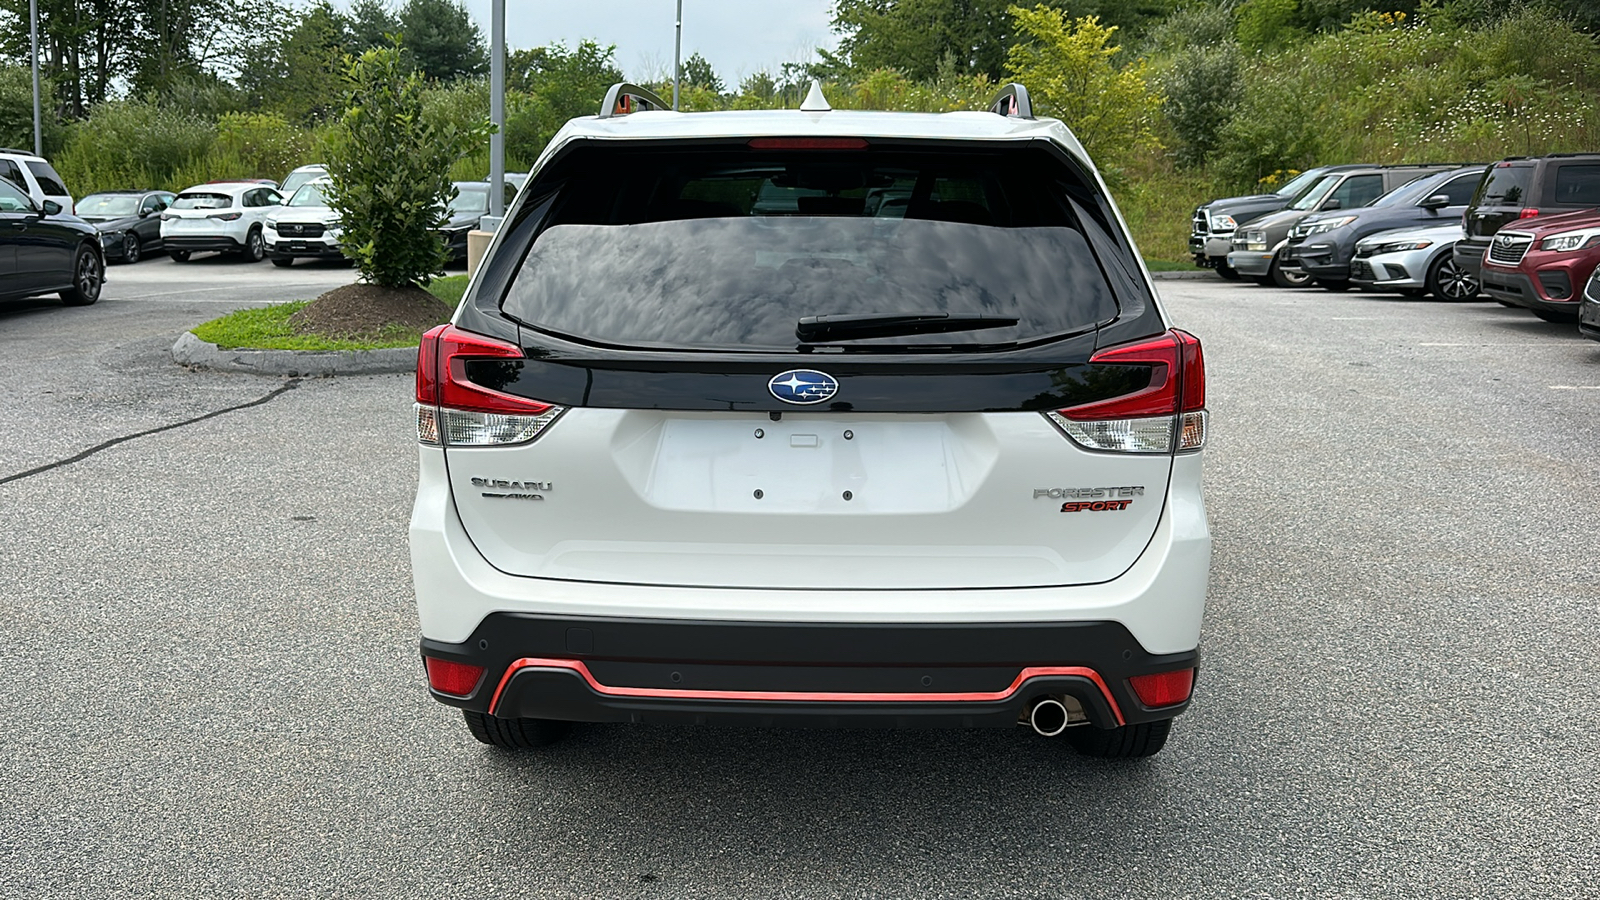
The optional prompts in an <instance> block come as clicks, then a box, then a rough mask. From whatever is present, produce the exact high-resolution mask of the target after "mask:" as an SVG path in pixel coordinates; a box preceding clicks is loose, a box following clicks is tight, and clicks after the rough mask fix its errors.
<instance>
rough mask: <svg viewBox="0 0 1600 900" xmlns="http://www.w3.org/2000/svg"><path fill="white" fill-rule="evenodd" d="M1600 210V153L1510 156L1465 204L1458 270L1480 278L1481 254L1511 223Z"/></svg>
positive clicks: (1487, 175) (1488, 173)
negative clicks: (1548, 214)
mask: <svg viewBox="0 0 1600 900" xmlns="http://www.w3.org/2000/svg"><path fill="white" fill-rule="evenodd" d="M1595 206H1600V153H1552V154H1550V155H1549V156H1540V157H1526V156H1509V157H1506V158H1505V159H1503V160H1501V161H1499V162H1497V163H1495V164H1494V165H1491V166H1490V167H1489V168H1488V169H1487V170H1486V171H1485V172H1484V173H1483V180H1482V181H1480V182H1479V183H1478V190H1477V192H1476V193H1474V194H1473V196H1472V202H1470V203H1469V204H1467V211H1466V215H1465V217H1464V219H1463V221H1462V225H1463V226H1464V227H1465V228H1466V231H1467V234H1466V237H1464V238H1462V239H1461V240H1460V241H1458V242H1457V243H1456V248H1455V251H1454V252H1455V262H1456V268H1458V269H1461V270H1463V271H1465V272H1467V273H1468V274H1470V275H1471V276H1472V277H1473V278H1475V279H1480V280H1481V279H1482V275H1483V273H1482V272H1481V271H1480V270H1481V269H1482V268H1483V254H1484V252H1485V251H1487V250H1488V249H1489V241H1490V240H1491V239H1493V238H1494V235H1495V232H1497V231H1499V230H1500V228H1501V227H1502V226H1504V225H1505V224H1506V223H1507V222H1515V221H1516V220H1518V219H1527V218H1531V217H1533V216H1537V215H1539V214H1540V213H1541V212H1543V213H1551V212H1571V211H1573V210H1578V209H1589V208H1590V207H1595Z"/></svg>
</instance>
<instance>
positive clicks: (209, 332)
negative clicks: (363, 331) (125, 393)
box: [190, 275, 467, 350]
mask: <svg viewBox="0 0 1600 900" xmlns="http://www.w3.org/2000/svg"><path fill="white" fill-rule="evenodd" d="M466 290H467V276H465V275H451V276H448V277H446V278H438V279H435V280H434V281H433V283H431V284H429V285H428V292H429V293H431V294H433V295H434V296H435V297H438V298H439V299H440V300H443V301H444V302H446V303H448V304H450V305H451V306H458V305H460V303H461V295H462V294H464V293H466ZM310 302H311V301H310V300H295V301H292V302H289V303H278V304H274V305H272V306H266V307H261V308H258V309H240V310H235V311H234V312H231V313H228V314H227V315H225V316H222V317H221V318H218V319H212V320H211V321H209V322H206V323H203V324H201V325H196V326H195V327H194V328H192V329H190V330H191V331H193V332H194V335H195V337H197V338H199V339H200V340H202V341H208V342H210V343H213V344H216V345H217V346H218V347H221V348H222V349H224V350H240V349H244V350H381V349H383V348H386V347H415V346H417V344H419V343H421V341H422V332H421V331H420V330H418V329H415V328H405V327H401V326H394V327H391V328H386V329H384V330H383V331H381V332H379V333H378V334H376V335H371V336H368V337H364V338H357V339H352V338H331V337H324V336H323V335H319V334H296V333H295V332H294V330H293V329H292V328H291V327H290V326H289V317H290V316H292V315H294V314H295V313H296V312H298V311H299V310H300V309H301V308H303V307H304V306H305V305H306V304H308V303H310Z"/></svg>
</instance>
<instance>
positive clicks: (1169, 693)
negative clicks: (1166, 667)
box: [1128, 669, 1194, 707]
mask: <svg viewBox="0 0 1600 900" xmlns="http://www.w3.org/2000/svg"><path fill="white" fill-rule="evenodd" d="M1128 683H1129V684H1131V685H1133V692H1134V693H1135V694H1138V695H1139V702H1140V703H1143V704H1144V705H1145V706H1149V707H1158V706H1177V705H1178V704H1179V703H1182V702H1183V701H1185V700H1188V699H1189V694H1190V693H1191V692H1193V691H1194V670H1193V669H1179V670H1177V671H1176V672H1158V673H1156V674H1154V675H1135V676H1133V677H1132V678H1129V679H1128Z"/></svg>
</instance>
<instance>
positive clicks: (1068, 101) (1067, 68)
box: [0, 0, 1600, 261]
mask: <svg viewBox="0 0 1600 900" xmlns="http://www.w3.org/2000/svg"><path fill="white" fill-rule="evenodd" d="M173 2H178V0H173ZM188 2H190V3H191V4H194V3H199V2H201V0H188ZM23 5H24V6H25V4H23ZM44 5H45V6H47V7H49V6H52V5H53V4H52V2H50V0H47V2H46V3H45V4H44ZM54 5H59V4H54ZM15 6H17V0H0V23H3V22H4V19H5V10H6V9H8V8H10V7H15ZM1591 6H1594V8H1591ZM261 8H274V9H277V10H278V12H277V13H275V14H276V15H279V16H280V17H282V21H281V22H280V27H279V28H278V29H277V30H275V31H271V32H261V31H252V30H250V29H242V30H240V32H239V33H240V34H243V35H245V37H240V38H238V40H239V41H244V42H246V43H247V44H248V42H249V41H252V40H254V41H256V42H257V43H255V44H248V46H245V47H243V49H241V50H240V51H239V53H238V54H237V58H238V59H240V60H245V62H241V63H237V64H236V68H237V69H238V73H237V74H236V75H235V76H234V77H233V78H232V79H231V80H230V79H226V78H222V77H220V76H218V75H216V74H215V72H214V71H213V70H212V69H209V68H207V64H206V63H205V61H204V60H190V61H189V62H188V63H186V65H188V68H183V67H181V66H180V67H179V69H178V73H179V74H178V75H176V76H171V77H168V78H167V79H166V81H161V80H159V79H156V78H155V77H154V75H151V74H149V70H147V69H140V70H139V71H140V72H141V75H140V79H142V80H138V81H137V85H136V86H138V87H143V88H144V89H143V90H142V92H135V93H134V96H131V97H122V98H120V99H118V98H113V97H111V96H110V94H109V93H105V92H106V90H107V89H106V87H105V85H104V84H101V85H100V90H101V91H102V93H104V94H105V97H104V99H101V98H100V97H99V96H95V97H90V96H88V95H87V94H86V93H85V92H86V91H87V90H88V88H86V87H84V85H85V84H91V85H92V84H93V83H94V82H93V80H92V79H90V80H89V81H85V78H84V73H82V72H73V71H71V70H70V67H68V66H67V65H66V63H65V62H62V63H60V64H58V65H56V66H55V68H54V69H53V70H52V71H51V72H50V90H51V92H52V95H53V96H54V97H56V98H57V99H58V101H59V102H58V103H57V104H56V105H55V108H54V109H53V113H54V115H53V116H52V117H51V122H50V123H49V124H48V126H47V128H46V135H45V137H46V141H47V142H48V144H49V150H50V151H51V152H52V153H53V155H54V158H55V160H56V164H57V168H58V169H60V171H61V172H62V174H63V175H64V176H65V177H66V178H67V180H68V182H69V183H70V185H71V187H72V188H73V190H74V191H76V192H77V193H79V194H80V195H81V194H85V193H88V192H91V191H95V190H103V189H110V188H121V187H133V186H153V187H164V188H168V189H181V188H184V187H187V186H189V185H191V184H195V183H198V182H202V181H206V180H210V179H215V178H225V177H268V178H281V177H283V175H284V173H285V172H287V171H288V170H289V169H290V168H292V167H293V166H294V165H297V164H300V163H304V162H312V161H320V159H321V157H322V154H323V153H324V148H325V145H326V141H327V140H328V135H329V123H330V122H332V121H333V120H334V119H336V118H337V116H338V114H339V113H340V112H342V109H343V105H344V99H343V98H345V97H346V96H348V86H347V85H345V84H344V83H343V82H342V80H341V72H342V71H343V65H342V62H343V60H344V59H345V57H346V56H347V55H350V54H359V53H360V52H362V51H363V50H364V49H367V48H370V47H371V46H375V45H377V44H379V43H381V42H383V41H384V40H386V38H385V37H384V35H386V34H390V33H399V34H400V35H401V41H402V45H403V46H408V47H412V49H411V50H409V51H408V53H409V56H408V59H409V60H410V61H411V64H412V65H414V66H415V67H416V68H417V69H418V71H421V72H423V73H424V74H425V75H426V76H428V78H429V79H430V85H431V86H430V87H429V88H428V90H427V94H426V97H425V114H424V115H425V116H426V117H428V118H431V119H433V120H435V121H440V122H455V123H470V122H473V121H476V120H481V118H482V117H484V116H485V115H486V114H487V111H488V107H489V92H488V87H487V83H486V79H485V78H484V75H483V73H484V62H483V60H484V55H483V51H482V37H481V35H480V34H478V32H477V31H476V29H475V28H474V27H473V26H472V24H471V22H470V20H469V19H467V18H466V16H465V11H464V8H463V7H461V6H460V4H459V2H457V0H409V2H407V3H406V4H405V5H404V6H402V7H400V8H399V9H398V10H393V9H390V8H389V7H387V6H385V5H384V4H383V3H381V2H379V0H359V2H357V3H355V4H354V5H352V6H351V8H350V11H349V12H348V13H346V12H341V11H339V10H338V9H336V8H334V7H332V6H331V5H329V4H327V3H318V4H315V5H312V6H310V7H309V8H305V9H301V8H290V7H275V6H274V5H273V4H271V3H266V4H265V6H264V7H261ZM408 17H409V18H408ZM430 17H432V18H430ZM80 18H81V17H80ZM435 20H437V21H435ZM405 22H412V23H422V24H424V25H429V23H433V24H431V25H429V28H428V29H422V28H421V27H420V25H416V26H414V33H421V34H426V35H428V37H429V41H431V43H428V44H427V45H425V46H417V45H416V44H415V42H413V44H406V39H405V34H406V29H405V28H404V27H402V26H403V25H404V23H405ZM438 22H443V23H445V25H448V26H449V27H444V26H439V25H438V24H437V23H438ZM834 24H835V28H836V29H837V30H838V31H839V33H840V35H841V43H840V47H839V49H838V50H837V51H836V52H834V53H821V54H819V55H818V57H817V58H815V59H813V60H810V61H803V62H796V63H790V64H787V65H784V66H783V67H781V69H780V70H778V71H776V72H760V73H756V74H755V75H752V76H749V77H747V78H745V79H744V80H743V81H742V82H741V83H739V84H738V85H727V84H724V83H723V81H722V79H721V78H720V77H719V76H718V75H717V74H716V72H715V70H714V69H713V68H712V66H711V64H710V63H709V62H708V61H707V60H705V59H704V58H703V57H701V56H700V55H699V54H693V55H691V57H690V58H689V60H688V61H687V64H686V65H685V75H684V82H685V83H684V88H683V91H682V101H681V102H682V108H683V109H685V110H689V111H704V110H715V109H750V108H763V107H792V106H796V105H798V103H799V101H800V98H801V97H802V96H803V95H804V89H805V87H806V85H807V84H808V82H809V80H810V79H811V78H819V79H821V80H822V81H824V83H825V90H826V92H827V94H828V97H829V99H830V101H831V102H832V104H833V105H834V106H835V107H837V108H871V109H889V110H917V111H949V110H962V109H982V108H985V107H987V105H988V103H989V101H990V99H991V98H992V97H993V95H994V93H995V92H996V90H997V89H998V87H999V86H1000V85H1001V84H1004V83H1005V82H1007V81H1011V80H1018V81H1021V82H1023V83H1024V84H1026V85H1027V86H1028V87H1029V89H1030V91H1031V92H1032V95H1033V99H1034V105H1035V109H1036V111H1038V112H1039V113H1041V114H1045V115H1053V116H1059V117H1060V118H1062V119H1063V120H1065V121H1066V122H1067V123H1068V124H1069V125H1070V126H1071V127H1072V128H1073V129H1074V131H1075V132H1076V133H1077V134H1078V136H1079V137H1080V139H1081V140H1082V141H1083V142H1084V144H1085V146H1086V147H1088V149H1089V151H1090V152H1091V154H1093V156H1094V158H1095V160H1096V162H1097V163H1098V164H1099V165H1100V166H1101V168H1102V170H1103V171H1104V172H1105V174H1106V178H1107V180H1108V182H1109V183H1110V184H1111V186H1112V189H1113V193H1114V194H1115V196H1116V198H1117V201H1118V203H1119V205H1120V206H1121V207H1122V209H1123V212H1124V214H1125V215H1126V216H1127V218H1128V220H1129V223H1130V225H1131V226H1132V228H1133V230H1134V232H1135V236H1136V239H1137V240H1138V241H1139V243H1140V246H1141V247H1142V249H1143V250H1144V251H1145V253H1146V255H1147V256H1149V257H1151V258H1156V259H1166V260H1173V261H1182V260H1184V259H1186V254H1185V251H1184V245H1185V238H1186V235H1187V230H1188V214H1189V212H1190V210H1191V209H1192V208H1193V207H1194V205H1196V204H1197V203H1200V202H1203V201H1205V200H1208V199H1211V198H1213V197H1216V196H1220V195H1224V194H1230V193H1238V192H1240V191H1245V190H1253V189H1255V188H1256V187H1257V186H1258V185H1262V186H1271V185H1273V184H1275V183H1278V182H1279V180H1280V179H1281V178H1283V177H1284V176H1285V175H1286V174H1287V173H1289V172H1292V171H1295V170H1299V169H1303V168H1305V167H1308V166H1311V165H1315V164H1328V163H1342V162H1375V163H1390V162H1433V161H1464V162H1470V161H1482V160H1489V159H1495V158H1499V157H1503V156H1508V155H1517V154H1539V153H1547V152H1555V151H1569V150H1595V149H1600V47H1597V45H1596V39H1595V36H1594V33H1593V32H1594V29H1595V28H1596V26H1597V24H1600V6H1596V5H1593V4H1590V3H1587V2H1579V0H1569V2H1561V0H1550V2H1514V0H1457V2H1450V3H1445V4H1442V5H1439V4H1434V3H1415V2H1394V3H1386V4H1378V5H1374V4H1363V3H1358V2H1351V0H1244V2H1236V0H1212V2H1198V3H1187V4H1183V5H1181V6H1179V5H1178V4H1176V3H1174V2H1172V0H1140V2H1134V3H1117V2H1109V0H1108V2H1102V3H1096V2H1093V0H1076V2H1073V0H1067V2H1055V3H1045V4H1040V5H1037V6H1016V5H1009V4H1008V3H1006V2H1003V0H900V2H887V0H839V2H837V3H836V4H835V6H834ZM75 27H77V28H78V31H76V32H73V34H87V35H88V36H87V37H83V38H81V39H82V40H91V39H93V38H94V34H93V29H92V28H89V29H87V30H86V29H84V28H83V27H82V23H81V22H79V23H78V24H77V25H76V26H75ZM452 29H453V30H452ZM0 30H3V29H0ZM23 31H24V33H25V32H26V28H24V29H23ZM47 31H48V27H47ZM263 33H270V34H277V35H281V37H278V38H274V39H272V40H268V41H265V42H264V43H263V42H262V39H259V38H251V37H249V35H251V34H263ZM0 49H8V50H9V45H7V46H6V47H0ZM12 55H13V58H15V54H14V53H13V54H12ZM78 58H79V57H74V56H72V55H71V54H65V55H63V56H62V57H61V59H62V60H74V59H78ZM180 61H181V60H180ZM508 68H509V77H508V85H509V87H510V93H509V96H508V98H507V111H508V114H507V123H506V128H505V130H506V137H507V155H508V165H509V167H510V168H511V169H512V170H526V169H527V168H528V167H529V166H531V165H532V163H533V162H534V160H535V159H536V158H537V156H538V154H539V151H540V150H541V149H542V148H543V147H544V145H545V143H546V142H548V140H549V139H550V137H551V136H552V135H553V134H554V133H555V131H556V130H557V129H558V128H559V127H560V125H561V123H563V122H565V121H566V120H567V119H568V118H570V117H572V116H578V115H592V114H594V112H595V111H596V109H597V107H598V104H599V100H600V97H601V96H602V95H603V94H604V92H605V89H606V88H607V87H608V86H609V85H610V84H612V83H613V82H616V81H619V80H623V72H622V71H621V69H620V68H619V67H618V65H617V64H616V48H615V47H609V46H603V45H601V44H598V43H594V42H584V43H582V44H580V45H579V46H578V47H576V48H568V47H565V46H561V45H553V46H550V47H542V48H535V49H531V50H517V51H514V52H512V53H511V54H510V58H509V60H508ZM160 71H161V72H163V73H166V72H168V70H167V69H162V70H160ZM185 73H186V74H185ZM25 75H26V73H25V72H22V73H20V74H19V72H18V70H16V69H4V68H0V144H4V145H10V146H27V145H30V144H31V123H30V122H29V116H28V114H27V110H28V106H27V104H28V99H27V95H26V93H25V91H26V89H27V79H26V77H25ZM640 80H648V79H640ZM657 84H658V86H659V87H660V88H661V89H662V91H663V94H664V95H666V96H670V92H671V86H670V84H665V83H660V81H659V79H657ZM487 172H488V151H487V146H486V145H480V146H479V148H478V149H477V150H476V151H475V152H473V153H472V154H470V155H469V156H468V157H467V158H466V159H464V160H463V161H461V162H460V163H457V164H456V166H455V167H454V170H453V172H452V175H453V176H454V177H456V178H481V177H483V176H484V175H485V174H486V173H487Z"/></svg>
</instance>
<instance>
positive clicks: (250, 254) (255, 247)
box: [244, 228, 267, 263]
mask: <svg viewBox="0 0 1600 900" xmlns="http://www.w3.org/2000/svg"><path fill="white" fill-rule="evenodd" d="M266 256H267V242H266V240H265V239H263V238H262V237H261V229H259V228H252V229H250V233H249V234H247V235H245V238H244V261H245V262H253V263H255V262H261V260H263V259H265V258H266Z"/></svg>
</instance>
